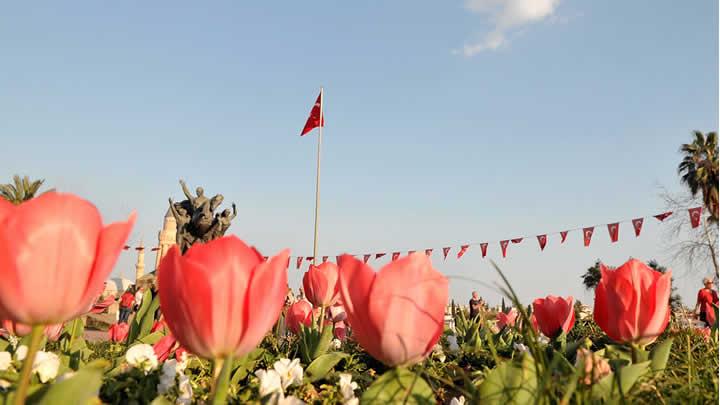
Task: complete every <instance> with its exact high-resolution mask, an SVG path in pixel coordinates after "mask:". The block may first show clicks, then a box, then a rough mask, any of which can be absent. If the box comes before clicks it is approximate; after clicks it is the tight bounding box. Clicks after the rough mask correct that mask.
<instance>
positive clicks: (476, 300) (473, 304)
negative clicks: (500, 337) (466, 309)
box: [470, 291, 483, 319]
mask: <svg viewBox="0 0 720 405" xmlns="http://www.w3.org/2000/svg"><path fill="white" fill-rule="evenodd" d="M482 304H483V302H482V298H480V295H478V292H477V291H473V292H472V298H470V319H474V318H475V317H476V316H478V315H480V310H481V309H482Z"/></svg>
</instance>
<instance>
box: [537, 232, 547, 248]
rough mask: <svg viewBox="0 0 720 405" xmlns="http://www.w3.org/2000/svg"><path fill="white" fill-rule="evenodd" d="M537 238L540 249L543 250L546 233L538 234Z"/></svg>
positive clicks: (545, 242)
mask: <svg viewBox="0 0 720 405" xmlns="http://www.w3.org/2000/svg"><path fill="white" fill-rule="evenodd" d="M537 240H538V243H539V244H540V250H541V251H542V250H545V245H547V235H538V236H537Z"/></svg>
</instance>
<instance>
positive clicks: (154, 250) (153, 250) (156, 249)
mask: <svg viewBox="0 0 720 405" xmlns="http://www.w3.org/2000/svg"><path fill="white" fill-rule="evenodd" d="M158 250H160V248H159V247H154V248H152V249H150V251H152V252H157V251H158Z"/></svg>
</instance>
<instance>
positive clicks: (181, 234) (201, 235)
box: [168, 180, 237, 253]
mask: <svg viewBox="0 0 720 405" xmlns="http://www.w3.org/2000/svg"><path fill="white" fill-rule="evenodd" d="M180 186H181V187H182V191H183V194H185V197H187V200H184V201H181V202H179V203H176V202H173V200H172V198H170V199H168V201H169V202H170V211H171V212H172V214H173V216H174V217H175V222H176V223H177V235H176V243H177V244H178V247H179V248H180V251H181V252H182V253H185V252H186V251H187V250H188V249H189V248H190V246H192V245H193V244H194V243H197V242H201V243H206V242H209V241H211V240H213V239H217V238H220V237H222V236H223V235H225V232H226V231H227V230H228V228H229V227H230V221H232V220H233V219H234V218H235V217H236V216H237V208H236V206H235V203H233V204H232V208H233V209H232V214H231V213H230V210H229V209H225V210H224V211H223V212H222V213H221V214H215V210H216V209H218V208H219V207H220V204H222V202H223V200H224V198H223V196H222V194H216V195H215V196H214V197H212V198H210V199H208V198H207V197H206V196H205V191H204V190H203V188H202V187H198V188H196V189H195V193H196V194H197V195H196V196H193V195H192V193H190V191H189V190H188V187H187V185H186V184H185V182H184V181H182V180H180Z"/></svg>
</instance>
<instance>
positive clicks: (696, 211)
mask: <svg viewBox="0 0 720 405" xmlns="http://www.w3.org/2000/svg"><path fill="white" fill-rule="evenodd" d="M688 213H689V214H690V226H692V227H693V228H697V227H698V226H700V220H701V219H702V207H695V208H690V209H689V210H688Z"/></svg>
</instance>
